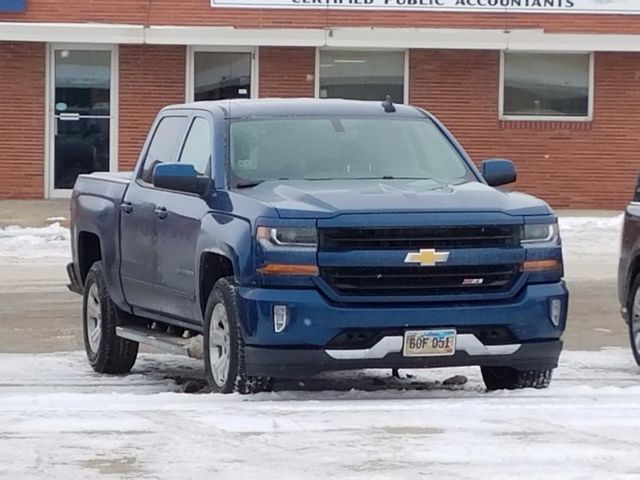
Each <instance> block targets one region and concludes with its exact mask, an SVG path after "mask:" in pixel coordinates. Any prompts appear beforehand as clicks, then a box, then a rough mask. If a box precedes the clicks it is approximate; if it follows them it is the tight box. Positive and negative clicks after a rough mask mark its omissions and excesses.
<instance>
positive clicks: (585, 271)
mask: <svg viewBox="0 0 640 480" xmlns="http://www.w3.org/2000/svg"><path fill="white" fill-rule="evenodd" d="M623 219H624V214H620V215H615V216H610V217H560V219H559V224H560V235H561V236H562V245H563V253H564V259H565V271H566V275H567V277H568V278H592V279H599V278H600V279H602V278H614V277H615V276H616V275H617V266H618V256H619V254H620V236H621V232H622V222H623Z"/></svg>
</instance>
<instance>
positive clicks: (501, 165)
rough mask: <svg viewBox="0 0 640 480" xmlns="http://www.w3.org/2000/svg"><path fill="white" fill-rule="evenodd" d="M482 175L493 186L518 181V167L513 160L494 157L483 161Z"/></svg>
mask: <svg viewBox="0 0 640 480" xmlns="http://www.w3.org/2000/svg"><path fill="white" fill-rule="evenodd" d="M482 176H483V177H484V179H485V181H486V182H487V183H488V184H489V185H490V186H492V187H498V186H500V185H506V184H507V183H513V182H515V181H516V167H515V166H514V165H513V162H512V161H511V160H504V159H501V158H493V159H490V160H485V161H484V162H482Z"/></svg>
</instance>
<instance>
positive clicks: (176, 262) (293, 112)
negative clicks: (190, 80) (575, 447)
mask: <svg viewBox="0 0 640 480" xmlns="http://www.w3.org/2000/svg"><path fill="white" fill-rule="evenodd" d="M515 178H516V174H515V169H514V167H513V164H512V163H511V162H510V161H508V160H502V159H493V160H486V161H485V162H483V165H482V172H480V171H478V170H477V169H476V167H475V166H474V164H473V163H472V162H471V160H470V159H469V157H468V155H467V154H466V153H465V151H464V150H463V148H462V147H461V146H460V145H459V143H458V142H457V141H456V140H455V139H454V137H453V136H452V135H451V134H450V133H449V132H448V131H447V130H446V128H445V127H444V126H443V125H442V124H441V123H440V122H439V121H438V120H437V119H436V118H434V117H433V116H432V115H431V114H429V113H428V112H426V111H424V110H422V109H419V108H415V107H411V106H406V105H394V104H393V103H392V101H391V100H390V99H387V100H386V101H384V102H357V101H346V100H311V99H300V100H275V99H274V100H237V101H223V102H202V103H192V104H187V105H175V106H170V107H167V108H165V109H163V110H162V111H161V112H160V113H159V114H158V116H157V118H156V120H155V122H154V123H153V126H152V127H151V130H150V133H149V136H148V138H147V140H146V143H145V144H144V147H143V149H142V153H141V155H140V159H139V161H138V165H137V167H136V168H135V171H134V172H133V173H113V174H109V173H94V174H91V175H81V176H80V177H79V178H78V180H77V182H76V184H75V189H74V192H73V197H72V204H71V209H72V222H71V225H72V249H73V262H72V263H71V264H70V265H69V266H68V273H69V276H70V279H71V283H70V288H71V289H72V290H73V291H76V292H77V293H80V294H82V295H83V299H84V308H83V317H84V318H83V324H84V337H85V346H86V352H87V356H88V359H89V362H90V364H91V366H92V367H93V368H94V369H95V370H96V371H98V372H104V373H123V372H127V371H129V370H130V369H131V367H132V366H133V364H134V362H135V360H136V355H137V352H138V345H139V343H147V344H151V345H155V346H157V347H160V348H164V349H165V350H167V351H171V352H176V353H186V354H189V355H192V356H196V357H198V356H200V357H203V358H204V363H205V369H206V373H207V378H208V381H209V383H210V385H211V388H212V389H213V390H214V391H216V392H221V393H229V392H241V393H252V392H257V391H263V390H267V389H269V388H270V387H271V385H272V381H273V379H274V378H275V379H278V378H305V377H307V376H310V375H313V374H316V373H318V372H321V371H325V370H345V369H363V368H389V369H400V368H426V367H446V366H463V365H478V366H480V367H481V369H482V375H483V378H484V381H485V384H486V386H487V389H488V390H495V389H515V388H525V387H533V388H545V387H547V386H548V385H549V383H550V381H551V374H552V371H553V369H554V368H555V367H556V366H557V362H558V357H559V355H560V352H561V349H562V340H561V336H562V333H563V330H564V328H565V323H566V317H567V298H568V292H567V289H566V287H565V284H564V282H563V280H562V278H563V263H562V252H561V243H560V238H559V234H558V227H557V219H556V216H555V215H554V213H553V212H552V210H551V209H550V208H549V206H548V205H547V204H545V203H544V202H542V201H541V200H538V199H536V198H534V197H531V196H529V195H525V194H522V193H516V192H509V191H506V190H500V189H496V188H495V187H496V186H499V185H504V184H508V183H511V182H513V181H514V180H515Z"/></svg>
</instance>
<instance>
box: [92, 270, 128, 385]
mask: <svg viewBox="0 0 640 480" xmlns="http://www.w3.org/2000/svg"><path fill="white" fill-rule="evenodd" d="M82 300H83V301H82V318H83V322H82V325H83V337H84V348H85V351H86V352H87V359H88V360H89V364H90V365H91V367H92V368H93V369H94V370H95V371H96V372H99V373H127V372H129V370H131V367H133V365H134V363H135V362H136V357H137V356H138V343H137V342H133V341H131V340H127V339H124V338H120V337H118V336H117V335H116V326H118V325H120V322H121V316H122V313H121V312H120V311H119V310H118V308H117V307H116V306H115V305H114V304H113V302H112V301H111V298H110V297H109V292H108V290H107V282H106V278H105V273H104V267H103V266H102V262H96V263H94V264H93V265H92V266H91V269H90V270H89V273H88V274H87V278H86V280H85V282H84V292H83V295H82Z"/></svg>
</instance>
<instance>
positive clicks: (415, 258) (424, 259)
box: [404, 248, 449, 267]
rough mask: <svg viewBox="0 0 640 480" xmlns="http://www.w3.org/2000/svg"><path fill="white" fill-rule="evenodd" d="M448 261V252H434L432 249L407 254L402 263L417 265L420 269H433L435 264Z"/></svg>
mask: <svg viewBox="0 0 640 480" xmlns="http://www.w3.org/2000/svg"><path fill="white" fill-rule="evenodd" d="M447 260H449V252H436V251H435V250H434V249H433V248H426V249H420V251H419V252H409V253H407V256H406V257H405V259H404V263H419V264H420V266H422V267H433V266H434V265H435V264H436V263H443V262H446V261H447Z"/></svg>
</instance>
